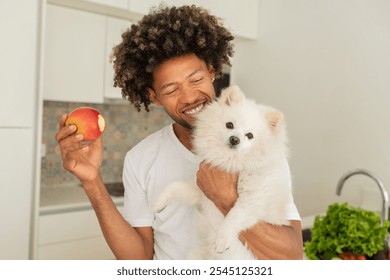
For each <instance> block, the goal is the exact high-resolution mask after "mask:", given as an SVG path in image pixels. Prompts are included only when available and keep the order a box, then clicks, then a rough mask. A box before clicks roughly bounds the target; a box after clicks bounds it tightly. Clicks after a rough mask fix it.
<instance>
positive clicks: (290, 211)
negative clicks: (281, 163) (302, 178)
mask: <svg viewBox="0 0 390 280" xmlns="http://www.w3.org/2000/svg"><path fill="white" fill-rule="evenodd" d="M284 172H286V176H287V178H290V188H291V196H290V203H289V204H288V206H287V220H299V221H300V220H301V216H300V214H299V211H298V209H297V206H296V205H295V202H294V197H293V193H292V182H291V172H290V166H289V164H288V161H287V159H286V161H285V169H284Z"/></svg>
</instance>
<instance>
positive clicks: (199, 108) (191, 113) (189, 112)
mask: <svg viewBox="0 0 390 280" xmlns="http://www.w3.org/2000/svg"><path fill="white" fill-rule="evenodd" d="M203 107H204V104H203V103H202V104H200V105H199V106H197V107H195V108H193V109H191V110H186V111H184V112H183V113H184V114H186V115H187V116H193V115H196V114H197V113H199V112H200V111H201V110H202V109H203Z"/></svg>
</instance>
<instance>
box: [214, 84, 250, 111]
mask: <svg viewBox="0 0 390 280" xmlns="http://www.w3.org/2000/svg"><path fill="white" fill-rule="evenodd" d="M244 99H245V95H244V93H243V92H242V91H241V89H240V88H239V87H238V86H236V85H233V86H230V87H228V88H225V89H223V90H222V92H221V96H220V98H219V100H220V101H221V102H222V103H225V104H226V105H228V106H231V105H232V104H237V103H240V102H241V101H242V100H244Z"/></svg>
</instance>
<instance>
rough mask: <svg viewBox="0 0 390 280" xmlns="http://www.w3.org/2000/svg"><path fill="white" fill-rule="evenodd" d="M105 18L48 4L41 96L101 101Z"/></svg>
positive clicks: (79, 100) (77, 100) (50, 98)
mask: <svg viewBox="0 0 390 280" xmlns="http://www.w3.org/2000/svg"><path fill="white" fill-rule="evenodd" d="M105 30H106V17H105V16H103V15H98V14H93V13H90V12H85V11H80V10H76V9H72V8H67V7H62V6H56V5H51V4H48V5H47V9H46V24H45V34H44V38H45V49H44V56H45V57H44V62H45V63H44V69H43V70H44V71H43V72H44V74H43V98H44V99H45V100H57V101H69V102H91V103H102V102H103V100H104V98H103V85H104V66H105V64H104V61H105V60H104V55H105V45H104V41H105V34H106V32H105Z"/></svg>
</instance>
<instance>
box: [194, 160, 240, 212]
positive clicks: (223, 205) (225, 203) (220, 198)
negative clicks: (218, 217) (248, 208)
mask: <svg viewBox="0 0 390 280" xmlns="http://www.w3.org/2000/svg"><path fill="white" fill-rule="evenodd" d="M196 176H197V180H196V183H197V185H198V186H199V188H200V189H201V190H202V191H203V193H204V194H205V195H206V197H207V198H208V199H210V200H211V201H213V202H214V204H215V205H216V206H217V208H218V209H219V210H220V211H221V212H222V214H224V215H225V216H226V214H227V213H228V212H229V210H230V209H231V208H232V207H233V206H234V203H235V202H236V200H237V197H238V194H237V180H238V174H236V173H233V174H229V173H226V172H224V171H222V170H220V169H218V168H216V167H213V166H211V165H210V164H207V163H204V162H202V163H201V164H200V166H199V170H198V172H197V173H196Z"/></svg>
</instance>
